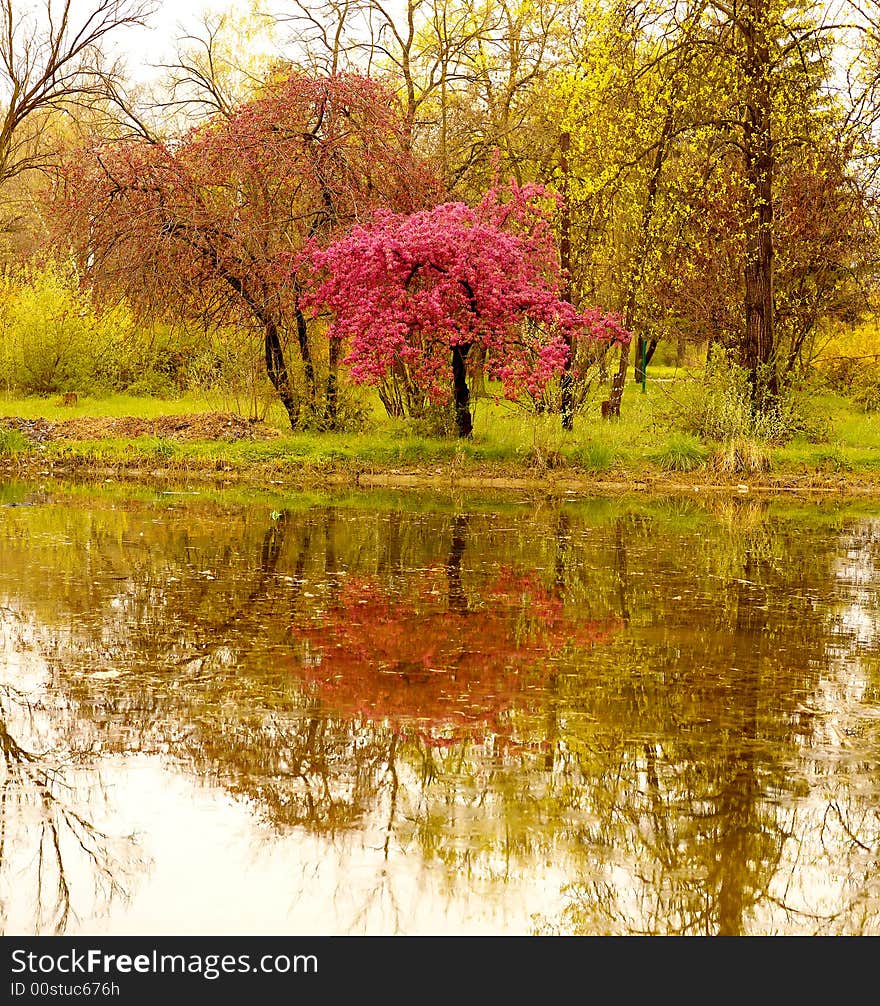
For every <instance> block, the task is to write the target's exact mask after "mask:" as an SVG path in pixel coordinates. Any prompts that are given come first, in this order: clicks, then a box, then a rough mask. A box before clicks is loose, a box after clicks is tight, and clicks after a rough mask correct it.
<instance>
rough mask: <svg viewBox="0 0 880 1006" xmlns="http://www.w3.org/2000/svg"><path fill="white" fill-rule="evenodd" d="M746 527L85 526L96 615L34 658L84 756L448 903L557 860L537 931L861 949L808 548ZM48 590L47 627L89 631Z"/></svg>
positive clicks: (545, 517)
mask: <svg viewBox="0 0 880 1006" xmlns="http://www.w3.org/2000/svg"><path fill="white" fill-rule="evenodd" d="M769 516H770V515H768V513H767V510H766V507H763V506H762V505H760V504H751V503H749V502H746V501H737V502H736V503H735V504H724V506H723V507H719V508H718V510H717V512H716V513H715V514H713V516H712V518H711V520H710V519H708V518H707V517H706V514H705V511H701V510H698V509H697V508H695V507H693V506H691V507H680V508H679V509H678V510H676V511H675V512H673V513H668V512H651V511H650V510H638V511H636V510H633V509H627V508H626V507H620V508H618V509H617V510H616V511H612V512H610V513H608V514H603V515H601V519H595V520H594V519H593V518H592V517H591V515H590V514H589V513H587V514H584V513H582V512H579V511H578V510H577V508H558V509H555V510H554V509H552V508H548V509H547V510H546V511H544V512H541V513H539V514H538V515H537V516H534V515H533V514H532V513H531V512H530V513H529V517H528V519H525V518H523V517H522V515H520V514H516V513H509V512H501V513H497V514H481V513H479V512H477V511H473V512H469V513H467V514H458V515H452V516H450V515H449V514H446V513H442V512H440V513H435V512H426V513H418V512H409V511H405V510H402V509H390V510H386V511H372V512H366V511H365V512H363V513H361V512H358V511H353V510H346V509H345V508H335V507H327V506H323V505H321V506H315V507H311V508H309V509H302V510H297V509H293V508H291V509H289V510H287V511H285V512H284V513H283V514H281V515H280V516H276V518H275V519H274V520H270V519H269V518H268V517H267V516H266V515H265V513H263V514H257V513H255V512H252V511H247V512H246V513H239V512H237V511H236V512H235V513H233V514H232V515H229V514H226V513H220V514H218V515H212V514H210V513H204V514H202V513H201V512H200V511H198V510H195V511H189V510H188V511H186V512H185V513H182V514H181V515H180V516H179V517H178V516H177V515H176V514H175V513H170V514H168V515H166V517H167V527H162V526H161V525H158V526H152V525H151V523H150V522H148V521H147V520H145V519H144V517H143V515H141V514H138V513H135V514H134V515H132V514H131V513H128V514H126V517H127V519H128V523H127V525H126V526H125V527H123V528H122V529H121V530H120V529H117V532H116V533H111V532H110V531H108V529H107V528H106V527H103V526H102V525H101V521H100V519H99V518H94V520H95V526H94V527H93V529H92V532H91V537H88V536H86V537H79V536H78V532H77V531H76V529H69V528H68V529H65V534H66V536H67V538H68V539H69V540H71V541H72V542H74V543H75V544H74V547H81V546H82V545H83V542H84V541H91V543H92V544H91V546H90V547H89V548H88V549H86V551H87V552H88V554H89V555H90V560H89V561H90V566H89V570H88V574H87V577H83V579H82V584H81V587H80V588H79V589H81V590H82V591H83V592H84V593H86V594H88V595H89V599H90V603H91V604H93V605H94V607H95V610H96V611H97V612H98V613H99V617H94V616H93V617H90V618H83V619H81V620H80V621H79V622H78V623H77V624H75V625H70V626H64V625H61V624H59V620H58V618H57V615H55V616H53V615H52V613H51V611H50V610H49V609H48V607H47V609H46V611H45V612H44V621H45V622H46V623H47V625H49V626H50V628H49V629H47V632H46V639H48V640H50V641H51V644H52V646H54V647H55V649H56V652H57V655H58V657H59V659H60V661H61V663H62V665H63V666H64V667H66V668H67V671H66V673H65V675H64V677H63V679H62V680H63V684H64V689H65V694H66V695H67V696H68V697H69V698H70V699H71V700H72V701H73V702H75V703H76V706H77V708H78V710H79V713H80V715H81V716H82V717H83V722H84V723H86V724H88V723H91V724H92V727H91V729H92V730H93V731H94V735H93V736H95V737H97V736H100V737H101V738H102V742H103V743H104V744H105V745H107V746H108V747H109V748H110V749H114V750H119V751H130V750H144V751H156V752H170V753H173V754H174V755H175V756H176V757H178V758H180V759H183V760H186V761H187V762H189V764H191V765H192V766H193V768H194V769H195V770H197V771H198V772H199V773H200V774H203V775H207V776H208V777H209V778H211V779H212V780H215V781H217V782H219V783H221V784H222V785H224V786H226V787H227V788H228V789H229V790H230V791H232V792H234V793H237V794H240V795H242V796H244V797H247V798H248V799H249V800H250V801H252V802H253V805H254V806H255V807H257V808H259V809H260V810H261V811H262V812H263V813H264V814H265V816H266V817H267V818H268V819H269V820H271V821H273V822H274V823H276V824H277V825H278V826H290V825H296V826H305V827H308V828H310V829H314V830H315V831H319V832H321V833H323V834H326V835H336V834H340V833H342V832H343V831H346V830H349V829H352V828H371V829H373V831H374V833H375V836H376V839H375V840H376V843H377V845H378V847H381V848H384V851H385V854H386V856H388V857H389V858H393V857H394V856H395V855H397V854H400V851H401V850H412V849H416V850H418V852H419V855H420V856H423V857H425V858H426V859H428V860H433V861H435V862H436V861H439V862H442V863H445V864H447V865H448V866H449V868H450V871H455V874H456V875H458V876H460V877H471V878H480V877H484V876H491V877H500V878H506V877H515V876H524V875H528V873H529V871H531V870H533V869H534V866H535V864H536V863H539V862H553V863H554V864H556V865H557V866H558V868H559V870H560V871H563V872H564V873H565V875H567V876H568V877H570V878H572V879H573V882H572V883H571V884H570V885H569V886H568V888H567V891H566V899H567V907H566V908H565V909H564V911H563V912H562V913H561V914H560V916H559V917H558V918H557V919H552V920H548V923H547V926H548V928H553V927H554V926H555V927H557V928H559V929H561V930H563V931H578V932H669V933H673V932H681V933H696V932H699V933H703V932H706V933H715V932H724V933H727V932H730V933H733V932H755V931H758V932H760V931H767V930H776V929H778V930H780V931H783V930H785V929H786V927H788V928H789V929H792V930H795V931H797V930H805V931H814V930H815V931H839V930H842V929H843V928H844V927H845V926H847V925H848V926H851V927H855V928H858V927H859V926H861V929H862V931H871V930H872V929H874V930H876V929H877V926H878V923H877V919H878V912H877V905H876V901H875V896H876V887H875V886H874V885H875V882H874V881H873V879H872V878H873V875H874V867H875V865H876V864H875V859H876V851H877V848H878V839H877V835H878V831H880V828H878V823H877V819H876V812H875V810H874V807H876V806H877V804H878V801H876V799H875V798H874V797H875V794H874V793H873V792H865V791H861V790H860V789H859V785H864V782H863V780H864V778H865V776H866V771H865V769H864V766H861V767H859V769H858V772H856V770H855V769H854V767H853V763H852V760H849V759H845V758H843V757H842V756H841V753H840V751H828V750H827V749H826V750H825V751H824V752H823V753H822V757H816V756H814V753H813V747H814V745H815V744H816V743H817V738H821V736H822V730H823V723H824V719H823V714H822V709H823V708H824V706H823V703H826V704H827V701H828V700H827V699H822V698H821V696H820V694H819V693H820V689H821V687H825V686H826V685H827V681H826V678H825V677H823V676H825V675H826V672H827V667H828V659H829V658H828V656H827V654H828V653H829V652H830V651H831V650H833V649H835V648H839V645H840V640H839V636H835V635H834V633H833V631H832V628H833V626H831V625H830V624H829V620H828V619H827V618H825V617H824V616H823V615H817V611H818V612H824V610H825V605H826V602H827V594H828V591H829V590H830V588H828V587H826V586H825V585H826V584H827V582H828V575H827V574H828V568H829V566H830V564H831V562H832V561H833V558H834V551H833V549H832V548H830V546H829V545H828V543H827V540H826V539H825V537H824V536H823V534H824V532H823V534H819V533H816V534H813V535H811V533H810V532H809V529H807V530H806V531H803V530H802V529H801V528H800V527H799V526H798V527H796V528H795V533H791V534H789V533H787V530H786V528H785V526H784V525H779V524H778V523H777V524H774V523H772V522H771V521H770V519H769ZM117 518H118V514H116V513H115V511H114V514H112V515H110V516H109V517H107V520H109V521H110V522H111V523H112V520H114V519H117ZM22 519H24V518H22ZM32 519H35V518H32ZM223 525H227V526H228V531H222V533H221V528H222V526H223ZM670 527H674V530H672V531H670ZM141 534H143V539H146V541H144V540H143V539H142V538H141ZM55 537H56V539H57V538H58V537H59V536H58V534H57V533H56V535H55ZM16 541H19V542H22V545H21V547H26V546H29V545H32V544H33V542H32V541H28V539H27V536H24V538H18V539H16ZM0 547H2V548H4V550H5V554H4V556H3V557H0V558H4V559H10V553H11V552H14V550H15V547H17V546H11V545H10V544H9V541H8V540H7V541H5V542H3V543H2V544H0ZM61 559H62V561H63V560H64V557H63V556H62V557H61ZM10 561H11V564H10V565H9V566H8V567H7V568H15V562H16V561H17V562H18V563H19V565H21V566H25V565H26V564H24V563H22V561H21V559H18V560H16V559H15V556H14V555H12V556H11V559H10ZM3 566H4V563H3V562H0V570H2V568H3ZM111 577H118V579H115V580H114V579H112V578H111ZM0 578H2V573H0ZM86 579H87V580H88V583H86ZM44 582H45V580H42V581H41V583H44ZM67 582H68V587H67V590H68V592H69V596H65V597H63V598H58V599H56V602H57V604H56V607H60V608H61V610H74V609H75V610H78V611H80V612H85V611H87V610H89V606H88V605H87V604H86V603H84V601H83V599H82V598H81V597H78V596H76V594H75V588H74V586H72V584H75V583H76V582H77V581H76V580H75V578H73V577H72V575H71V578H70V579H69V580H68V581H67ZM31 591H32V596H33V597H34V599H35V600H37V601H38V603H43V600H42V599H41V598H40V594H39V591H38V588H37V585H36V584H33V585H32V587H31ZM624 622H625V624H626V629H625V631H623V630H622V629H619V630H618V631H617V632H616V634H615V635H614V637H613V638H610V639H607V640H605V639H603V636H602V634H601V631H600V630H602V629H608V628H611V627H619V626H622V625H623V623H624ZM291 627H293V628H291ZM600 639H603V641H604V642H605V645H603V646H594V645H593V643H595V642H596V641H598V640H600ZM108 667H112V668H113V669H114V670H118V671H119V672H120V676H119V677H116V678H112V679H106V680H104V679H94V678H92V677H89V676H88V675H89V673H91V672H93V671H94V670H95V669H96V668H97V669H102V668H108ZM808 796H809V797H810V799H806V798H807V797H808ZM814 803H815V806H814V805H813V804H814ZM838 875H839V879H838V880H835V881H834V882H833V883H831V885H830V886H831V887H832V888H834V890H832V891H831V892H830V893H829V891H828V887H829V881H828V879H827V878H828V877H829V876H834V877H837V876H838ZM390 876H391V874H386V876H385V881H386V882H387V883H390V880H389V877H390ZM815 878H824V879H823V884H824V888H823V891H824V893H823V894H822V895H821V896H819V895H816V896H814V895H813V893H812V891H811V889H810V885H811V884H812V883H813V881H814V879H815ZM835 884H836V885H837V886H836V887H835ZM847 884H849V889H847ZM380 894H381V896H382V897H383V898H388V899H389V903H390V901H391V900H393V892H392V891H391V890H390V889H389V888H388V887H387V886H386V887H382V888H381V890H380V889H378V888H377V897H379V896H380ZM859 913H860V915H859ZM857 916H858V919H860V921H859V920H857Z"/></svg>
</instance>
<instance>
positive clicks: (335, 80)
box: [54, 67, 438, 428]
mask: <svg viewBox="0 0 880 1006" xmlns="http://www.w3.org/2000/svg"><path fill="white" fill-rule="evenodd" d="M437 191H438V190H437V183H436V181H435V179H434V178H433V176H432V175H431V173H430V172H429V171H428V170H427V169H426V167H425V165H424V164H423V163H422V162H421V161H419V160H418V159H417V158H415V157H414V156H413V155H412V153H411V151H410V149H409V144H408V141H407V126H406V122H405V119H404V117H403V116H402V114H401V110H400V106H399V104H398V102H397V100H396V98H395V96H394V95H393V94H392V93H391V92H390V91H388V90H387V89H386V88H384V87H382V86H381V85H379V84H378V83H376V82H375V81H372V80H369V79H368V78H365V77H362V76H359V75H355V74H339V75H336V76H331V77H321V76H312V75H308V74H305V73H302V72H298V71H294V70H291V68H289V67H279V68H278V69H277V71H276V72H275V74H274V75H273V76H272V77H271V78H270V79H269V80H268V81H267V82H266V84H265V87H264V88H263V91H262V93H261V95H260V96H258V97H256V98H254V99H253V100H251V101H249V102H246V103H245V104H243V105H241V106H239V107H238V108H236V109H235V110H233V111H229V112H221V113H218V114H217V115H216V116H214V117H212V118H211V119H209V120H208V121H207V122H206V123H205V124H204V125H202V126H199V127H197V128H194V129H192V130H191V131H190V132H188V133H187V134H185V135H184V136H182V137H180V138H179V139H177V140H176V141H174V142H168V143H160V142H158V141H155V140H154V141H149V140H145V139H141V138H137V139H130V140H125V141H120V142H116V143H112V144H108V143H102V142H97V143H95V144H93V145H92V146H91V147H90V148H88V149H86V150H81V149H80V150H76V151H74V152H73V153H72V155H71V156H70V157H69V158H68V160H67V162H66V166H65V171H64V174H63V177H62V181H61V184H60V185H59V186H58V187H57V189H56V192H55V200H54V209H55V214H56V219H57V222H58V223H59V224H60V226H61V228H62V233H61V235H60V239H61V240H70V238H71V237H72V238H73V240H74V241H75V243H76V246H77V248H78V251H79V253H80V255H81V257H82V261H83V264H84V266H85V267H86V268H87V269H88V272H89V275H90V276H91V277H92V279H93V281H94V282H95V283H96V284H97V285H99V286H104V287H108V288H111V289H113V290H116V291H118V290H120V289H121V290H124V291H125V292H126V293H128V294H129V295H130V296H132V297H134V298H136V299H141V300H143V299H146V300H148V301H149V302H150V303H151V304H152V305H153V306H154V307H156V308H160V309H161V308H164V309H166V310H167V309H168V308H169V307H171V308H172V309H174V310H177V311H178V312H180V313H182V314H183V315H185V316H205V315H206V314H211V315H212V317H215V318H217V317H219V318H222V319H226V320H228V321H233V322H235V321H237V322H238V323H239V324H242V323H244V324H246V325H249V326H250V327H251V328H252V329H253V330H254V331H256V332H258V333H259V334H260V336H261V339H262V343H263V355H264V359H265V365H266V372H267V375H268V377H269V380H270V381H271V383H272V385H273V387H274V388H275V390H276V392H277V393H278V396H279V398H280V400H281V402H282V404H283V405H284V408H285V410H286V411H287V414H288V417H289V420H290V423H291V426H292V427H294V428H296V427H298V426H300V425H302V424H303V423H316V422H317V423H318V424H320V425H327V426H332V425H333V424H334V423H335V420H336V414H337V413H336V405H337V365H338V356H336V355H335V354H334V350H335V348H336V347H335V344H331V353H330V357H329V360H328V361H326V380H325V385H324V388H323V390H322V389H321V387H319V372H318V367H317V361H316V359H315V355H314V349H313V345H312V340H311V338H310V335H309V330H308V323H307V319H306V317H305V315H304V314H303V312H302V309H301V305H300V294H301V292H302V291H301V280H300V275H299V272H298V266H299V265H300V262H301V253H302V252H303V250H304V248H305V247H306V246H307V245H308V246H309V247H311V246H313V245H315V244H318V245H320V244H324V243H327V242H328V241H329V240H331V238H332V237H333V236H334V235H335V234H337V233H338V232H339V231H340V229H343V230H344V229H345V228H347V227H349V226H350V225H351V224H352V223H353V222H354V221H356V220H358V219H359V218H361V217H362V216H363V215H364V214H365V213H368V212H369V211H370V210H371V209H374V208H377V207H380V206H387V207H391V208H394V209H398V210H412V209H415V208H416V207H418V206H419V205H424V203H425V202H430V201H432V200H433V198H434V197H435V196H436V194H437ZM288 345H293V346H294V347H295V352H296V354H297V356H296V358H297V360H298V366H297V368H296V370H295V371H292V370H291V369H290V361H289V359H288V353H287V348H288Z"/></svg>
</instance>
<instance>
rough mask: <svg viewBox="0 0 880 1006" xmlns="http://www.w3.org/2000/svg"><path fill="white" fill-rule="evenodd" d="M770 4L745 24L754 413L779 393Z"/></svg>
mask: <svg viewBox="0 0 880 1006" xmlns="http://www.w3.org/2000/svg"><path fill="white" fill-rule="evenodd" d="M765 15H766V11H765V0H749V2H748V6H747V8H746V13H745V16H744V17H743V18H742V20H741V22H740V31H741V32H742V34H743V43H744V49H745V51H744V63H743V67H744V71H745V77H746V81H747V84H748V89H749V90H748V103H747V107H746V111H745V121H744V125H743V161H744V167H745V175H746V187H745V188H746V219H745V230H746V262H745V304H744V308H745V312H744V313H745V332H744V334H743V342H742V347H741V354H740V359H741V362H742V365H743V366H744V367H745V368H746V370H747V371H748V373H749V384H750V386H751V391H752V405H753V408H754V409H755V411H757V412H762V411H766V410H767V409H768V408H769V407H771V406H772V404H773V401H774V400H775V398H776V394H777V391H778V386H777V380H778V379H777V374H776V361H775V344H774V341H775V333H774V330H773V329H774V325H773V322H774V303H773V300H774V297H773V257H774V256H773V168H774V165H773V136H772V129H771V113H772V95H771V90H770V83H769V80H768V74H769V71H770V67H771V60H772V53H771V49H770V42H769V40H768V38H767V33H766V27H765V25H764V19H765Z"/></svg>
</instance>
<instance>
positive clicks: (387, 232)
mask: <svg viewBox="0 0 880 1006" xmlns="http://www.w3.org/2000/svg"><path fill="white" fill-rule="evenodd" d="M553 205H554V204H553V199H552V197H551V196H550V195H549V194H548V193H547V191H546V190H545V189H543V188H542V187H541V186H537V185H526V186H519V185H516V184H515V183H511V184H510V186H509V188H507V189H506V190H501V189H499V188H493V189H491V190H490V191H489V192H488V193H487V194H486V195H485V196H484V197H483V199H482V200H481V202H480V203H479V204H478V205H477V206H474V207H471V206H468V205H466V204H465V203H460V202H455V203H445V204H443V205H441V206H435V207H434V208H432V209H428V210H422V211H418V212H415V213H410V214H399V213H392V212H389V211H387V210H380V211H379V212H377V213H376V214H375V215H374V216H373V217H372V218H371V220H370V222H369V223H366V224H364V225H359V226H356V227H354V228H353V229H352V230H351V231H350V232H349V233H348V234H346V235H345V236H344V237H341V238H339V239H338V240H336V241H334V242H332V243H331V244H330V245H328V246H326V247H324V248H321V249H315V250H313V251H312V254H311V263H312V266H313V267H314V268H315V269H316V279H315V284H314V287H313V291H312V293H311V294H310V295H309V297H308V298H307V301H308V303H309V305H310V306H311V308H312V309H313V310H315V311H321V310H328V311H329V312H331V315H332V322H331V324H330V328H329V330H328V335H329V337H330V339H331V340H339V341H344V342H345V343H346V344H347V345H348V349H349V351H348V355H347V357H346V363H347V364H348V367H349V368H350V376H351V379H352V380H353V381H354V382H356V383H360V384H370V385H374V386H376V387H377V389H378V391H379V396H380V398H381V399H382V402H383V404H384V405H385V408H386V411H387V412H388V413H389V415H392V416H394V415H398V416H400V415H413V414H418V409H419V406H420V405H421V404H424V403H425V402H433V403H435V404H443V403H448V402H449V401H450V400H451V401H452V402H453V403H454V408H455V421H456V428H457V431H458V435H459V436H461V437H467V436H470V434H471V431H472V418H471V411H470V392H469V388H468V373H467V360H468V354H469V353H470V352H471V350H472V349H473V348H474V347H475V346H476V347H480V348H481V349H482V350H483V352H482V354H481V357H482V358H483V360H484V365H485V368H486V374H487V376H488V377H489V378H490V379H495V380H497V381H499V382H500V383H501V385H502V387H503V391H504V394H505V396H506V397H508V398H510V399H516V398H518V397H520V396H521V395H523V394H524V393H527V394H531V395H533V396H538V395H540V394H541V393H542V391H543V389H544V388H545V386H546V385H547V383H548V382H549V381H550V380H551V379H552V378H554V377H556V376H557V375H560V374H561V373H562V372H563V371H564V370H565V369H566V367H567V366H568V362H569V360H570V357H571V347H572V344H573V342H574V340H575V339H577V338H591V339H599V340H615V339H616V340H626V339H628V338H629V336H628V334H627V333H626V332H625V331H624V330H623V328H622V326H621V324H620V322H619V319H617V318H616V316H614V315H609V314H604V313H602V312H601V311H598V310H588V311H582V312H579V311H576V310H575V308H574V307H573V306H572V305H571V304H570V303H569V302H568V301H566V300H565V299H564V298H563V296H562V289H563V278H564V277H563V274H562V270H561V268H560V264H559V256H558V252H557V247H556V241H555V239H554V236H553V230H552V226H551V211H552V208H553Z"/></svg>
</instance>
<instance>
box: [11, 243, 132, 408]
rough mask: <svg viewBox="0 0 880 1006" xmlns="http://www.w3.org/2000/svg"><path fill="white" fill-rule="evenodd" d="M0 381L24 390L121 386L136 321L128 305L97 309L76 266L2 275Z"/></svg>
mask: <svg viewBox="0 0 880 1006" xmlns="http://www.w3.org/2000/svg"><path fill="white" fill-rule="evenodd" d="M0 298H2V299H0V379H2V381H3V383H4V384H5V385H6V388H7V389H8V390H15V391H20V392H24V393H25V394H51V393H56V392H65V391H76V392H79V393H83V392H86V393H89V392H94V391H98V390H104V389H110V388H113V387H115V386H116V377H117V375H118V373H119V369H120V366H121V363H122V361H123V359H124V357H125V355H126V347H127V346H129V345H130V344H131V341H132V331H133V329H134V321H133V319H132V316H131V313H130V312H129V311H128V310H127V309H126V308H125V307H124V306H119V305H117V306H115V307H112V308H109V309H107V310H104V311H99V310H98V309H97V308H96V307H95V305H94V304H93V303H92V299H91V297H90V295H89V293H88V292H87V291H85V290H83V289H82V288H81V287H80V281H79V275H78V273H77V270H76V268H75V267H74V266H73V264H72V263H65V262H60V261H57V260H52V259H50V260H47V261H46V262H44V263H42V264H36V263H29V264H27V265H25V266H23V267H20V268H17V269H14V270H12V269H11V270H8V271H7V272H6V273H5V274H4V275H3V277H2V279H0Z"/></svg>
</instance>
